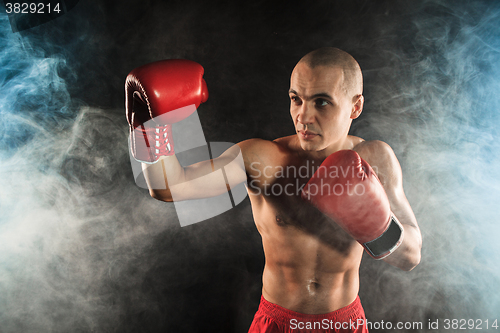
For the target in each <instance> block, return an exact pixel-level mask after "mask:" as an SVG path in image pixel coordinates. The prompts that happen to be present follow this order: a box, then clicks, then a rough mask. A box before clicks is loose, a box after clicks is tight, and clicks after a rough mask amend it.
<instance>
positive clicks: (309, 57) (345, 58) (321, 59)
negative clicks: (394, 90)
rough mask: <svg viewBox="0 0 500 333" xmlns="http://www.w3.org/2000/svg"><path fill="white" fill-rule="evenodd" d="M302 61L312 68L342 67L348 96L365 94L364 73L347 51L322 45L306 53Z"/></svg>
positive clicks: (344, 85) (344, 86)
mask: <svg viewBox="0 0 500 333" xmlns="http://www.w3.org/2000/svg"><path fill="white" fill-rule="evenodd" d="M300 63H305V64H306V65H307V66H309V67H310V68H313V69H314V68H315V67H318V66H325V67H340V68H342V71H343V73H344V81H343V88H344V91H345V92H346V95H347V96H348V97H355V96H357V95H362V94H363V75H362V74H361V68H360V67H359V64H358V62H357V61H356V60H355V59H354V58H353V57H352V56H351V55H350V54H349V53H347V52H345V51H342V50H340V49H337V48H335V47H322V48H320V49H317V50H314V51H312V52H309V53H308V54H306V55H305V56H304V57H302V59H300V61H299V64H300Z"/></svg>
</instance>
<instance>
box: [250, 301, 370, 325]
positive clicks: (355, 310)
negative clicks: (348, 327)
mask: <svg viewBox="0 0 500 333" xmlns="http://www.w3.org/2000/svg"><path fill="white" fill-rule="evenodd" d="M259 310H260V311H262V312H264V313H265V314H266V315H267V316H269V317H271V318H273V319H275V320H277V321H280V322H281V323H283V324H288V323H289V321H290V320H291V319H297V320H299V321H321V320H323V319H330V320H334V321H349V319H352V320H356V319H357V318H360V316H363V317H364V310H363V307H362V305H361V300H360V299H359V295H358V296H356V299H355V300H354V301H353V302H352V303H351V304H349V305H347V306H345V307H343V308H340V309H338V310H335V311H332V312H329V313H324V314H304V313H300V312H295V311H292V310H288V309H285V308H284V307H282V306H279V305H278V304H274V303H271V302H269V301H267V300H266V299H265V298H264V296H263V295H262V296H261V300H260V305H259Z"/></svg>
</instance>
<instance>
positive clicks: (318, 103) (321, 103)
mask: <svg viewBox="0 0 500 333" xmlns="http://www.w3.org/2000/svg"><path fill="white" fill-rule="evenodd" d="M327 105H328V101H327V100H325V99H321V98H319V99H317V100H316V106H319V107H322V106H327Z"/></svg>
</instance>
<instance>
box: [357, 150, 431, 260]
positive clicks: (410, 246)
mask: <svg viewBox="0 0 500 333" xmlns="http://www.w3.org/2000/svg"><path fill="white" fill-rule="evenodd" d="M359 146H360V147H359V148H358V147H356V149H355V150H356V151H358V153H359V154H360V156H361V157H362V158H363V159H365V160H366V161H367V162H368V163H369V164H370V165H371V166H372V168H373V170H374V171H375V173H376V174H377V176H378V177H379V179H380V182H381V183H382V186H383V187H384V190H385V192H386V194H387V197H388V199H389V203H390V206H391V211H392V212H393V214H394V215H395V216H396V217H397V219H398V220H399V221H400V222H401V224H402V225H403V228H404V229H405V239H404V240H403V242H404V243H405V244H404V246H403V245H402V246H401V247H402V249H401V250H400V252H401V251H402V250H403V249H406V250H410V251H411V252H413V255H412V256H417V257H419V256H420V248H421V246H422V238H421V234H420V229H419V227H418V223H417V219H416V218H415V215H414V213H413V210H412V208H411V206H410V203H409V202H408V199H407V198H406V195H405V193H404V189H403V173H402V170H401V166H400V164H399V161H398V159H397V157H396V155H395V154H394V151H393V150H392V148H391V147H390V146H389V145H388V144H386V143H384V142H382V141H365V142H363V143H361V144H360V145H359ZM415 252H418V254H416V253H415ZM391 257H392V258H391ZM396 257H397V256H393V255H391V256H389V257H387V260H386V261H391V260H392V259H396ZM413 261H415V260H413ZM395 266H400V265H399V264H395Z"/></svg>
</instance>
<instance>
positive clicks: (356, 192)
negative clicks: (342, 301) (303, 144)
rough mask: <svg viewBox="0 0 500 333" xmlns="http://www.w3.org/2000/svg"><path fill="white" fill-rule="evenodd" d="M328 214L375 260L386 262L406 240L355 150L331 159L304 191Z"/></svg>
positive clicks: (373, 176)
mask: <svg viewBox="0 0 500 333" xmlns="http://www.w3.org/2000/svg"><path fill="white" fill-rule="evenodd" d="M302 198H303V199H305V200H308V201H310V202H311V203H312V204H313V205H314V206H315V207H316V208H318V209H319V210H320V211H321V212H323V213H324V214H325V215H327V216H328V217H330V218H331V219H333V220H334V221H335V222H336V223H337V224H338V225H339V226H340V227H341V228H342V229H344V230H345V231H346V232H347V233H349V234H350V235H351V236H352V237H353V238H354V239H356V240H357V241H358V242H359V243H360V244H361V245H363V247H364V248H365V250H366V251H367V252H368V253H369V254H370V255H371V256H372V257H373V258H375V259H383V258H385V257H387V256H388V255H389V254H391V253H392V252H393V251H394V250H396V249H397V248H398V247H399V245H400V244H401V242H402V241H403V227H402V226H401V224H400V223H399V221H398V220H397V219H396V217H395V216H394V215H393V214H392V212H391V208H390V205H389V199H388V198H387V195H386V193H385V191H384V188H383V187H382V184H381V183H380V180H379V179H378V177H377V175H376V174H375V172H374V171H373V169H372V168H371V167H370V165H369V164H368V163H367V162H366V161H365V160H363V159H362V158H361V157H360V156H359V155H358V153H356V152H355V151H353V150H340V151H338V152H335V153H333V154H331V155H330V156H328V157H327V158H326V159H325V160H324V161H323V163H322V164H321V166H320V167H319V168H318V170H316V172H315V173H314V175H313V177H312V178H311V179H310V180H309V182H308V183H307V184H306V186H305V187H304V189H303V190H302Z"/></svg>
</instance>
